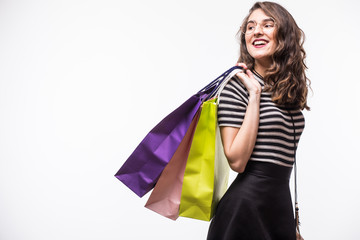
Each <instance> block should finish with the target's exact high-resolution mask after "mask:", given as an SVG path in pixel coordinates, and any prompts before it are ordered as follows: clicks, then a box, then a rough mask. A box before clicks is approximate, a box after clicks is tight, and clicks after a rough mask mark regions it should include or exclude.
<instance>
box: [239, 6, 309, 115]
mask: <svg viewBox="0 0 360 240" xmlns="http://www.w3.org/2000/svg"><path fill="white" fill-rule="evenodd" d="M256 9H262V10H263V11H264V12H265V14H267V15H268V16H270V17H272V18H274V19H275V22H276V30H275V31H276V32H275V36H276V38H275V39H276V41H277V46H276V49H275V52H274V54H273V56H272V60H273V61H272V65H271V66H270V68H269V69H267V71H266V72H265V76H263V77H264V81H265V83H266V84H265V89H264V91H269V92H272V100H273V101H274V102H275V103H277V104H278V105H282V106H286V107H291V108H298V109H301V110H303V109H304V108H305V109H307V110H310V107H309V106H308V105H307V95H308V88H309V87H310V80H309V79H308V78H307V77H306V74H305V70H306V69H307V66H306V65H305V57H306V53H305V50H304V48H303V44H304V40H305V35H304V32H303V31H302V30H301V29H300V28H299V27H298V25H297V24H296V22H295V20H294V18H293V17H292V16H291V14H290V13H289V12H288V11H287V10H286V9H285V8H284V7H282V6H281V5H279V4H277V3H274V2H256V3H255V4H254V5H253V6H252V8H251V9H250V10H249V14H248V15H247V17H246V18H245V19H244V21H243V23H242V26H241V28H240V30H239V32H238V36H239V38H240V57H239V60H238V62H243V63H245V64H246V65H247V66H248V68H249V69H253V68H254V66H255V60H254V58H253V57H252V56H251V55H250V54H249V52H248V51H247V48H246V42H245V34H244V33H243V32H242V31H241V29H245V27H246V23H247V21H248V19H249V16H250V15H251V13H252V12H253V11H255V10H256Z"/></svg>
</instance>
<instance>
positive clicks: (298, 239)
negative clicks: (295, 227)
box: [296, 231, 304, 240]
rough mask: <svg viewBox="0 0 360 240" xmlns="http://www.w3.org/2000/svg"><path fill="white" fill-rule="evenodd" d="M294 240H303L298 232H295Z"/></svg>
mask: <svg viewBox="0 0 360 240" xmlns="http://www.w3.org/2000/svg"><path fill="white" fill-rule="evenodd" d="M296 240H304V239H303V237H302V236H301V235H300V233H299V232H298V231H296Z"/></svg>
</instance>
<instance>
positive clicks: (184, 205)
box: [179, 98, 229, 221]
mask: <svg viewBox="0 0 360 240" xmlns="http://www.w3.org/2000/svg"><path fill="white" fill-rule="evenodd" d="M228 175H229V165H228V163H227V160H226V157H225V155H224V152H223V147H222V142H221V139H220V132H219V127H218V125H217V98H215V99H211V100H208V101H206V102H204V103H203V105H202V110H201V114H200V119H199V122H198V124H197V127H196V130H195V133H194V137H193V141H192V144H191V148H190V153H189V157H188V160H187V163H186V168H185V173H184V179H183V186H182V193H181V200H180V208H179V215H180V216H182V217H190V218H195V219H199V220H205V221H210V219H211V218H212V216H213V214H214V210H215V207H216V206H217V203H218V201H219V200H220V198H221V197H222V196H223V194H224V193H225V191H226V189H227V181H228Z"/></svg>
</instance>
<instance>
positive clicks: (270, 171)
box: [244, 161, 292, 180]
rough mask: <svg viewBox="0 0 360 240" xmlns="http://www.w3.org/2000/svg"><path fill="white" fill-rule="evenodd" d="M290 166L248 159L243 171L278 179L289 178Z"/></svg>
mask: <svg viewBox="0 0 360 240" xmlns="http://www.w3.org/2000/svg"><path fill="white" fill-rule="evenodd" d="M291 171H292V168H290V167H284V166H280V165H277V164H274V163H267V162H260V161H248V163H247V165H246V168H245V171H244V173H250V174H254V175H258V176H264V177H271V178H276V179H280V180H289V179H290V176H291Z"/></svg>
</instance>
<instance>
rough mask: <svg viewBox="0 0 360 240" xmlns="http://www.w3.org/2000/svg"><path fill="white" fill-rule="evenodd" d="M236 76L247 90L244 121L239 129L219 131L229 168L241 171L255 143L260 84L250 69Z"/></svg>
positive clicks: (223, 128)
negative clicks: (247, 96) (247, 98)
mask: <svg viewBox="0 0 360 240" xmlns="http://www.w3.org/2000/svg"><path fill="white" fill-rule="evenodd" d="M241 66H244V65H241ZM245 67H246V66H245ZM237 77H238V78H239V79H240V80H241V82H242V83H243V84H244V85H245V87H246V89H247V90H248V92H249V101H248V106H247V108H246V112H245V117H244V121H243V123H242V125H241V127H240V129H239V128H235V127H221V128H220V131H221V138H222V142H223V146H224V152H225V155H226V157H227V159H228V161H229V165H230V167H231V169H233V170H234V171H236V172H239V173H241V172H243V171H244V170H245V167H246V164H247V162H248V160H249V158H250V156H251V154H252V152H253V149H254V146H255V143H256V137H257V133H258V127H259V119H260V117H259V115H260V95H261V86H260V83H259V82H258V81H257V80H256V79H255V78H254V76H253V74H252V73H251V71H250V70H247V71H246V73H243V72H241V73H238V74H237Z"/></svg>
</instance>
